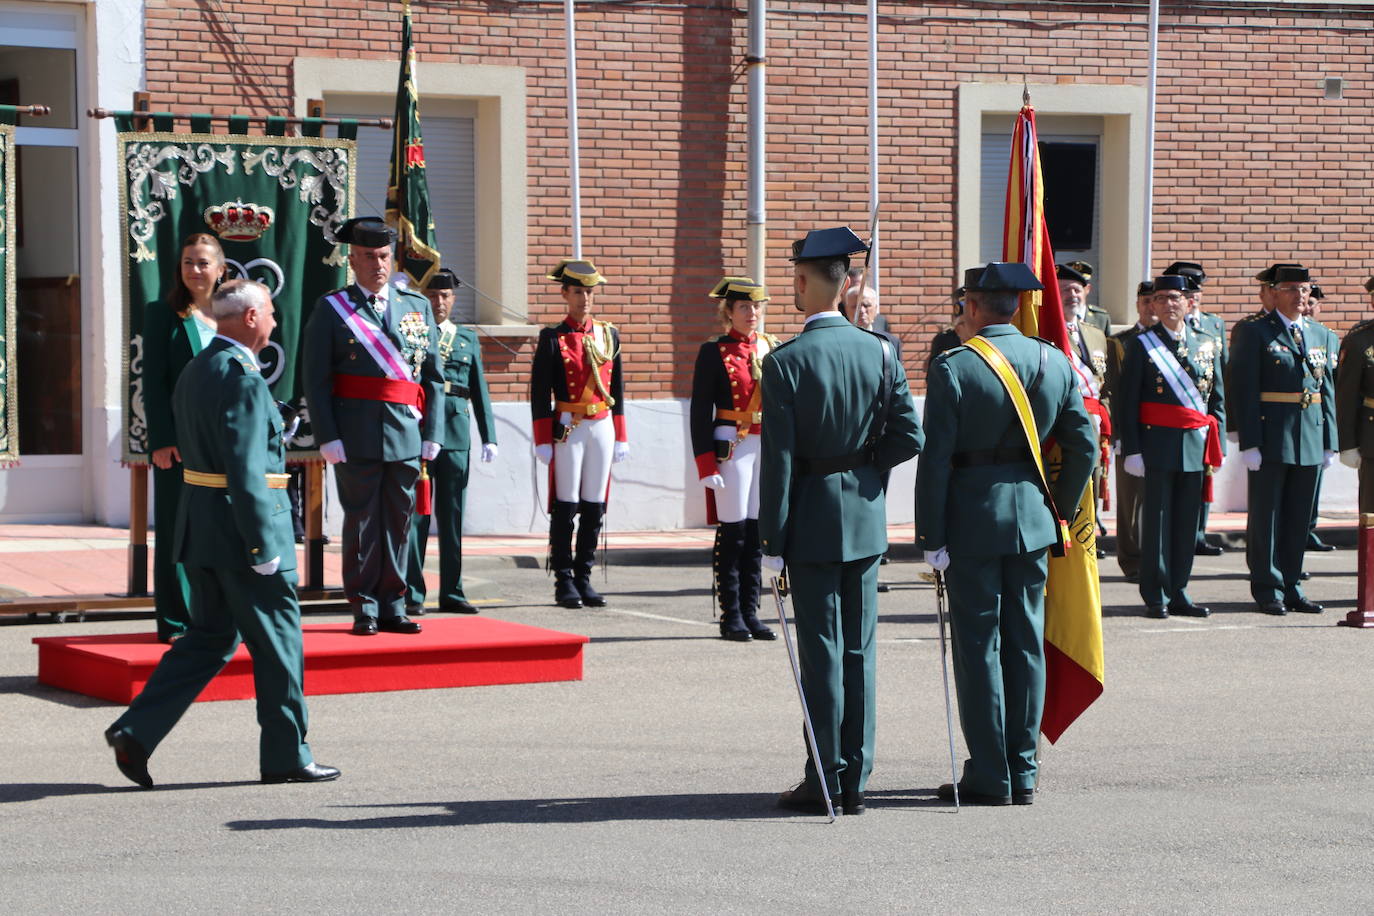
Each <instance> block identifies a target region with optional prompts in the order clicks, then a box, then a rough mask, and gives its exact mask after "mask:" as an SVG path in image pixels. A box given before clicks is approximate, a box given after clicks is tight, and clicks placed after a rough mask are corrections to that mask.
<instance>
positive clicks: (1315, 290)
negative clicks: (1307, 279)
mask: <svg viewBox="0 0 1374 916" xmlns="http://www.w3.org/2000/svg"><path fill="white" fill-rule="evenodd" d="M1307 298H1309V299H1325V298H1326V293H1324V292H1322V288H1321V287H1320V286H1318V285H1317V284H1315V283H1313V284H1312V292H1310V293H1308V294H1307Z"/></svg>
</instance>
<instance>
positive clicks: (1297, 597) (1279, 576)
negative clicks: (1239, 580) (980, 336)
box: [1226, 264, 1336, 615]
mask: <svg viewBox="0 0 1374 916" xmlns="http://www.w3.org/2000/svg"><path fill="white" fill-rule="evenodd" d="M1269 275H1270V277H1271V279H1270V280H1269V281H1268V285H1269V287H1270V293H1269V295H1270V298H1271V301H1272V302H1273V304H1274V310H1273V311H1271V312H1269V313H1268V314H1267V315H1264V316H1263V317H1258V318H1254V319H1252V320H1250V321H1241V322H1238V323H1237V324H1236V328H1235V339H1234V340H1233V342H1232V346H1231V367H1230V377H1229V379H1228V380H1227V383H1226V384H1227V387H1228V388H1231V389H1233V390H1232V391H1231V399H1232V402H1233V403H1234V404H1235V409H1236V412H1237V414H1238V416H1237V417H1236V421H1235V425H1236V429H1237V431H1238V433H1239V439H1240V449H1241V452H1240V457H1241V460H1242V461H1243V462H1244V463H1245V466H1246V468H1247V469H1248V470H1249V472H1250V473H1249V477H1248V486H1247V502H1248V509H1249V514H1248V517H1247V519H1246V527H1245V541H1246V544H1245V560H1246V564H1247V565H1248V566H1249V568H1250V594H1251V595H1252V596H1253V597H1254V599H1255V603H1256V604H1257V606H1258V609H1259V610H1260V611H1262V612H1263V613H1266V614H1279V615H1281V614H1286V613H1288V611H1301V612H1304V613H1308V614H1320V613H1321V611H1322V606H1321V605H1320V604H1317V603H1316V602H1313V601H1310V600H1308V598H1307V597H1306V596H1305V595H1304V594H1303V591H1302V587H1301V585H1300V584H1299V581H1300V579H1301V576H1302V561H1303V546H1304V544H1305V543H1306V541H1307V523H1308V519H1309V517H1310V515H1311V513H1312V501H1313V499H1314V498H1315V497H1316V489H1317V470H1318V469H1319V468H1321V467H1325V466H1329V465H1330V464H1331V461H1332V459H1333V457H1334V456H1335V449H1336V414H1335V410H1334V407H1335V405H1334V403H1333V401H1334V398H1333V394H1334V387H1333V385H1332V380H1331V373H1330V371H1329V368H1330V366H1329V363H1330V362H1331V361H1332V357H1331V354H1329V353H1328V352H1327V350H1326V346H1325V344H1324V341H1325V335H1324V333H1323V332H1324V331H1325V328H1321V326H1320V325H1319V324H1318V323H1317V322H1313V321H1311V320H1310V319H1306V318H1303V316H1302V307H1303V303H1304V302H1305V301H1306V299H1307V296H1308V294H1309V293H1310V292H1311V289H1312V287H1311V282H1310V279H1309V276H1308V272H1307V268H1305V267H1302V266H1289V265H1284V264H1276V265H1274V267H1272V268H1270V271H1269Z"/></svg>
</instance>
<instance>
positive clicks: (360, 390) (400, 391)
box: [334, 375, 425, 413]
mask: <svg viewBox="0 0 1374 916" xmlns="http://www.w3.org/2000/svg"><path fill="white" fill-rule="evenodd" d="M334 394H336V395H338V396H339V397H341V398H357V399H358V400H360V401H386V402H387V403H389V404H405V405H406V406H407V407H415V408H418V409H419V410H420V412H421V413H423V412H424V409H425V389H424V388H423V387H421V385H420V384H419V383H418V382H405V381H401V380H400V379H394V378H378V377H376V376H372V375H335V376H334Z"/></svg>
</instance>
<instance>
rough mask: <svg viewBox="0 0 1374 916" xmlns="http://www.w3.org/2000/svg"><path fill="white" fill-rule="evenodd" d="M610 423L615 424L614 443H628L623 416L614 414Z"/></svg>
mask: <svg viewBox="0 0 1374 916" xmlns="http://www.w3.org/2000/svg"><path fill="white" fill-rule="evenodd" d="M611 422H612V423H614V424H615V441H617V442H629V441H630V439H629V437H628V436H627V435H626V434H625V415H624V414H620V413H618V414H615V415H614V416H612V417H611Z"/></svg>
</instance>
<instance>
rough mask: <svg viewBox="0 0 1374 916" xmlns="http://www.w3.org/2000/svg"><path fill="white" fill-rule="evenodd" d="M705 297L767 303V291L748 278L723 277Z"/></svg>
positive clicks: (760, 284) (761, 285)
mask: <svg viewBox="0 0 1374 916" xmlns="http://www.w3.org/2000/svg"><path fill="white" fill-rule="evenodd" d="M706 295H708V296H710V297H711V298H712V299H731V300H734V299H748V300H750V301H751V302H767V301H768V290H767V289H765V288H764V286H763V284H762V283H755V282H754V281H753V280H752V279H750V278H749V277H725V278H724V279H722V280H721V281H720V282H719V283H717V284H716V285H715V287H714V288H713V289H712V290H711V291H710V292H709V293H707V294H706Z"/></svg>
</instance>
